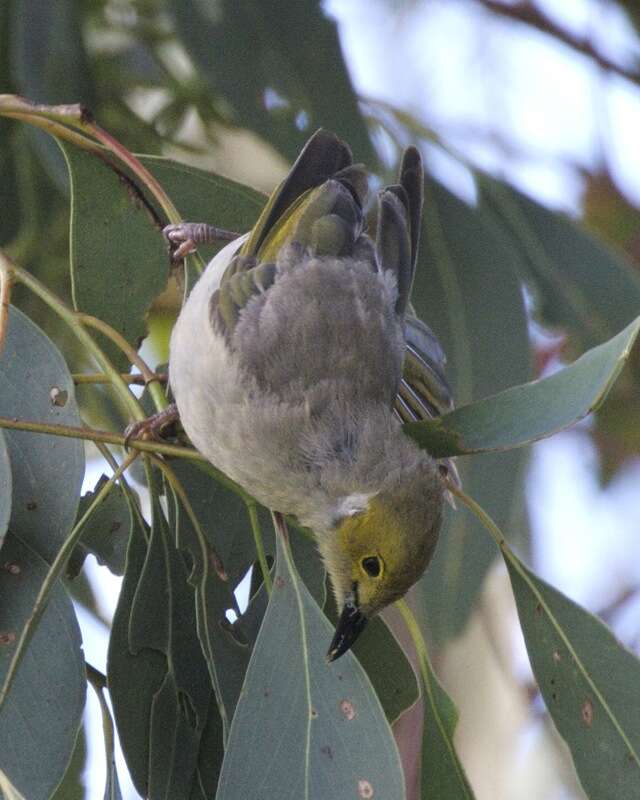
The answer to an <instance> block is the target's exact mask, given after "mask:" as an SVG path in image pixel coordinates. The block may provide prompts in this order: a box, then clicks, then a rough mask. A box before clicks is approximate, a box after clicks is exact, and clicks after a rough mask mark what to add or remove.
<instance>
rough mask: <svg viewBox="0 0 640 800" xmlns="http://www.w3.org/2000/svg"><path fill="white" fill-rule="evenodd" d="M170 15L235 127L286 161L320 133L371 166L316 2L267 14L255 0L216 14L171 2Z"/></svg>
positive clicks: (282, 3) (329, 29)
mask: <svg viewBox="0 0 640 800" xmlns="http://www.w3.org/2000/svg"><path fill="white" fill-rule="evenodd" d="M170 8H171V10H172V12H173V15H174V17H175V21H176V29H177V31H178V35H179V36H180V38H181V39H182V43H183V45H184V47H185V49H186V50H187V52H188V53H189V55H190V56H191V58H192V59H193V61H194V62H195V63H196V64H197V65H198V71H199V74H200V75H202V76H203V77H204V79H205V80H206V81H207V82H208V84H209V85H210V86H211V87H212V88H213V90H214V91H215V92H216V93H218V94H219V95H220V96H221V97H222V99H223V101H224V102H225V103H226V104H227V105H228V106H229V107H230V109H231V112H232V115H233V119H234V120H235V121H236V122H237V123H238V124H239V125H241V126H243V127H246V128H249V129H250V130H253V131H255V132H256V133H258V134H260V135H261V136H262V137H264V138H265V139H266V140H267V141H268V142H269V143H270V144H272V145H274V146H275V147H276V148H277V149H278V150H279V151H280V152H281V153H282V154H283V155H284V156H285V157H286V158H287V159H288V160H292V159H294V158H295V157H296V156H297V155H298V152H299V150H300V148H301V147H302V145H303V144H304V142H305V140H306V139H307V138H308V136H309V133H310V132H311V131H313V130H315V129H316V128H319V127H321V126H324V127H326V128H329V129H330V130H333V131H335V132H336V133H337V134H338V135H340V136H342V137H344V138H345V139H346V140H347V141H348V142H349V143H350V144H351V146H352V147H353V148H354V152H355V153H356V157H357V159H358V160H363V161H366V162H367V163H369V164H373V163H375V161H376V160H377V159H376V156H375V152H374V150H373V148H372V146H371V142H370V140H369V137H368V134H367V129H366V126H365V124H364V121H363V118H362V115H361V114H360V111H359V109H358V104H357V98H356V95H355V93H354V91H353V88H352V86H351V81H350V79H349V74H348V72H347V69H346V66H345V63H344V59H343V57H342V51H341V48H340V42H339V39H338V32H337V29H336V25H335V23H334V22H333V20H331V19H329V18H328V17H327V16H326V14H325V13H324V11H323V9H322V6H321V4H320V3H319V2H317V0H300V1H299V2H297V3H289V2H286V0H274V1H273V2H271V3H270V4H269V6H268V7H267V6H265V5H264V4H263V3H260V2H257V0H251V1H250V2H247V3H243V4H242V5H238V4H237V3H233V2H231V0H224V2H221V3H218V4H217V5H216V6H215V9H213V8H210V7H207V6H205V5H203V4H201V3H197V2H194V0H186V1H185V2H178V1H177V0H173V1H172V2H171V3H170ZM327 86H330V87H331V91H327ZM270 95H271V97H272V98H273V101H274V105H275V107H274V108H271V109H270V108H269V100H270V97H269V96H270ZM301 113H303V114H304V115H305V118H304V123H302V118H301V116H300V114H301Z"/></svg>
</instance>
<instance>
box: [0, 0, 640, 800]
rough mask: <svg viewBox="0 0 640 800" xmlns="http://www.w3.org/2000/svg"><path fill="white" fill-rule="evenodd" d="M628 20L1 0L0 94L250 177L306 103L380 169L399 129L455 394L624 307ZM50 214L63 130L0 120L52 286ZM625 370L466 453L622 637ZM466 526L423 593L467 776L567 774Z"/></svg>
mask: <svg viewBox="0 0 640 800" xmlns="http://www.w3.org/2000/svg"><path fill="white" fill-rule="evenodd" d="M639 31H640V14H639V12H638V10H637V4H636V3H634V2H633V0H626V2H623V1H622V0H571V2H568V1H567V2H564V3H562V4H558V3H553V2H551V0H538V2H533V0H531V1H529V0H517V1H516V2H504V3H503V2H500V1H499V0H448V1H447V0H366V1H365V0H354V1H353V2H347V0H331V2H327V3H319V2H316V0H300V1H299V2H295V3H290V2H285V1H284V0H269V2H258V1H257V0H248V1H247V2H242V3H238V2H232V0H218V2H211V3H199V2H195V0H164V2H162V0H141V1H140V2H128V1H127V0H60V2H57V3H55V4H52V3H48V2H44V0H4V2H2V3H1V4H0V92H3V93H17V94H21V95H23V96H25V97H27V98H29V99H31V100H34V101H40V102H43V103H48V104H52V103H72V102H81V103H83V104H85V105H86V106H87V107H88V108H89V109H91V111H92V112H93V114H94V116H95V117H96V119H97V120H98V121H99V123H100V125H101V126H102V127H103V128H105V129H106V130H108V131H109V132H110V133H111V134H113V135H114V136H115V137H116V138H118V139H120V140H121V141H122V142H124V143H125V144H126V146H127V147H128V148H129V149H131V150H133V151H136V152H144V153H148V154H162V155H166V156H170V157H172V158H174V159H175V160H178V161H183V162H187V163H190V164H193V165H197V166H199V167H201V168H204V169H209V170H212V171H214V172H218V173H221V174H224V175H226V176H228V177H231V178H234V179H235V180H238V181H240V182H244V183H247V184H249V185H251V186H254V187H255V188H258V189H260V190H263V191H268V190H270V189H271V188H272V187H273V186H274V184H275V183H276V181H277V180H278V179H279V178H280V177H281V176H282V175H283V174H284V173H285V171H286V168H287V165H288V164H289V163H290V161H291V160H292V159H293V158H294V157H295V156H296V155H297V153H298V151H299V149H300V147H301V145H302V144H303V143H304V141H305V140H306V139H307V138H308V135H309V133H310V132H312V131H313V130H315V129H316V128H317V127H319V126H324V127H327V128H329V129H332V130H334V131H336V132H337V133H338V134H339V135H341V136H342V137H344V138H345V139H346V140H347V141H348V142H349V143H350V145H351V147H352V149H353V151H354V154H355V157H356V159H357V160H359V161H364V162H366V163H367V164H368V165H370V167H371V168H372V169H373V170H374V171H375V172H376V173H377V174H378V175H379V176H380V179H381V180H382V179H387V178H388V177H389V176H390V175H391V174H392V173H393V172H394V169H395V166H396V163H397V159H398V154H399V152H400V150H401V148H402V147H403V146H404V145H406V144H407V143H409V142H415V143H417V144H419V145H420V146H421V148H422V150H423V153H424V155H425V159H426V163H427V167H428V170H429V172H430V173H431V176H432V177H433V178H435V179H437V182H431V183H430V185H429V187H428V191H427V205H426V211H425V216H426V222H425V228H424V231H423V266H424V267H425V269H423V271H422V273H421V274H420V276H419V277H418V281H417V285H416V298H415V302H416V305H417V307H418V310H419V311H420V312H421V313H422V315H423V316H424V317H425V319H426V320H427V321H428V322H429V323H430V324H431V325H432V326H433V327H434V329H435V330H436V333H437V334H438V335H439V336H440V337H441V338H442V339H443V342H444V344H445V346H446V349H447V352H448V353H449V358H450V364H451V375H452V381H453V384H454V387H455V389H456V394H457V397H458V399H459V400H460V401H467V400H470V399H472V398H474V399H475V398H477V397H480V396H483V395H486V394H490V393H493V392H495V391H498V390H499V389H502V388H504V387H505V386H508V385H511V384H514V383H518V382H522V381H523V380H526V379H527V378H528V377H529V376H530V375H532V374H533V375H542V374H547V373H548V372H549V371H551V370H553V369H556V368H557V367H558V365H559V364H560V363H561V362H562V360H564V359H572V358H574V357H575V356H576V355H578V354H579V353H581V352H582V351H583V350H584V349H585V348H587V347H589V346H592V345H593V344H595V343H597V342H599V341H602V340H603V339H605V338H607V337H608V336H610V335H612V334H613V333H615V332H617V330H619V329H620V328H621V327H622V326H623V324H625V322H626V321H629V319H631V317H632V316H633V315H634V313H635V314H637V313H638V311H640V304H639V298H640V291H639V290H638V286H639V285H640V284H639V283H638V274H637V273H638V269H639V268H640V213H639V211H638V207H639V206H640V158H639V156H638V148H637V131H638V130H639V129H640V37H639ZM442 184H444V186H446V187H447V188H446V189H445V188H443V185H442ZM458 198H459V199H458ZM461 201H463V202H461ZM470 206H471V207H474V206H475V207H476V208H477V213H476V214H475V215H472V214H471V211H470ZM478 215H481V216H478ZM479 219H482V220H483V224H482V226H480V227H478V226H479V223H478V220H479ZM207 221H209V222H212V223H214V224H215V223H216V222H218V221H217V220H207ZM575 221H578V222H579V227H576V225H575V224H574V222H575ZM68 225H69V186H68V179H67V170H66V167H65V164H64V160H63V158H62V155H61V153H60V151H59V149H58V148H57V147H56V145H55V144H54V143H53V142H52V140H50V139H49V138H47V137H46V136H44V135H41V134H39V133H38V132H36V131H34V130H31V129H28V128H27V127H25V126H21V125H19V124H17V123H10V122H7V121H5V120H0V245H2V246H3V247H6V249H7V250H8V252H9V253H10V254H11V255H12V256H13V257H14V258H15V259H16V261H17V262H19V263H20V264H21V265H23V266H25V267H27V268H28V269H29V270H30V271H32V272H33V273H34V274H35V275H37V276H38V277H39V278H40V279H41V280H43V281H44V282H45V283H47V284H48V285H49V286H51V287H52V288H54V289H55V290H56V291H57V292H58V293H60V294H61V295H62V296H63V297H69V296H70V285H69V275H68V249H69V241H68ZM114 236H117V231H114ZM592 237H596V238H592ZM443 260H444V261H448V262H450V263H449V266H448V267H447V268H446V269H442V268H440V267H439V265H442V264H443ZM451 265H453V266H451ZM427 267H428V269H427ZM104 269H105V270H108V269H109V264H105V265H104ZM447 276H448V277H447ZM452 276H453V278H455V280H454V282H453V284H452V283H451V280H452ZM452 285H453V289H452V288H451V287H452ZM452 292H453V294H452ZM443 298H445V299H446V298H448V299H449V300H450V301H451V302H448V303H447V304H446V305H445V304H443ZM452 298H453V299H452ZM15 300H16V302H17V303H18V305H22V307H23V308H25V310H27V311H28V313H29V315H30V316H32V317H33V318H34V319H35V320H36V321H37V322H38V324H40V325H41V326H42V327H43V328H44V329H45V331H47V332H48V333H49V334H50V335H52V336H53V337H54V338H55V339H56V341H58V342H62V343H63V345H64V352H65V355H66V356H67V358H68V360H69V362H70V366H71V369H72V371H75V370H78V369H80V368H81V367H82V366H84V365H83V364H82V363H81V357H80V354H79V353H78V352H77V351H76V350H75V349H74V345H73V343H72V342H71V340H70V339H69V337H68V335H67V334H66V332H64V331H63V330H61V329H60V328H59V327H58V323H57V322H56V320H55V319H54V318H53V317H51V316H50V315H49V314H48V313H47V311H46V309H44V308H41V307H39V306H38V305H37V301H35V300H33V298H30V297H27V296H26V295H25V294H24V293H23V292H21V291H20V290H17V291H16V295H15ZM179 302H180V295H179V293H178V292H177V291H176V290H175V287H173V288H172V289H171V288H170V290H169V291H167V292H165V293H164V294H162V295H161V296H160V297H159V298H158V299H157V301H156V302H155V304H154V306H153V308H152V309H151V311H150V315H149V326H150V329H151V331H152V336H151V346H152V348H153V350H154V352H155V354H156V357H157V360H158V361H162V360H163V359H164V358H166V345H167V339H168V332H169V330H170V324H171V321H172V319H173V317H174V316H175V314H176V313H177V309H178V306H179ZM634 310H635V311H634ZM639 384H640V355H639V354H638V350H637V349H636V353H635V356H634V357H633V365H632V369H628V370H627V371H626V372H625V375H624V376H623V379H622V380H620V381H619V382H618V383H617V384H616V387H615V390H614V392H613V394H612V396H611V397H610V399H609V401H608V403H607V404H606V405H605V407H604V409H603V410H602V411H601V412H599V413H598V415H597V417H596V418H595V419H590V420H587V421H586V422H585V423H584V424H582V425H581V426H579V429H578V430H576V431H573V432H570V433H567V434H564V435H563V436H562V437H559V439H560V441H555V440H553V441H552V442H549V443H541V444H540V445H537V446H536V447H535V448H533V457H530V454H527V453H521V452H519V453H517V454H509V455H508V457H507V456H501V457H495V458H494V457H493V456H492V457H485V458H484V460H483V461H482V463H481V465H480V466H474V462H472V463H471V464H470V466H467V467H466V468H465V469H466V474H465V475H463V477H464V479H465V485H466V486H467V488H468V490H469V492H470V493H471V494H472V495H475V496H476V497H478V498H479V499H480V500H481V501H482V502H483V504H484V505H485V506H486V507H487V508H488V509H489V510H490V511H492V513H493V514H494V515H495V516H496V517H497V518H498V520H499V521H500V522H502V523H503V525H505V526H506V527H507V529H508V531H509V536H510V539H511V541H515V542H519V543H520V547H521V550H522V551H523V552H524V553H526V552H529V553H530V555H531V559H532V560H533V562H534V563H535V565H536V568H537V569H538V571H539V573H541V574H542V575H543V576H546V577H549V578H550V579H553V580H554V582H555V583H556V585H558V586H559V587H560V588H562V589H564V590H565V591H567V593H569V594H570V595H572V596H574V597H576V598H577V599H578V600H579V601H580V602H582V603H583V604H585V605H586V606H587V607H589V608H591V609H593V610H596V611H598V612H600V613H601V614H602V615H603V616H604V618H605V619H606V621H607V622H608V623H609V624H611V625H612V626H613V628H614V630H616V631H617V633H618V634H619V635H620V636H621V638H623V640H624V641H625V642H626V643H628V644H629V645H630V646H631V647H632V648H635V649H636V650H637V649H638V648H639V647H640V628H639V627H638V624H637V619H638V615H637V611H638V608H639V607H640V599H639V594H640V593H639V591H638V590H639V586H640V568H639V567H638V564H639V563H640V558H639V556H640V545H639V544H638V542H639V541H640V537H639V536H638V534H639V533H640V520H639V519H638V514H637V502H636V501H635V500H634V498H636V497H637V482H638V477H639V475H640V466H639V464H638V453H639V452H640V385H639ZM80 400H81V402H82V404H83V413H84V415H85V417H86V418H87V419H88V420H89V421H90V422H92V423H93V424H96V425H99V426H100V427H108V426H110V425H114V424H121V420H119V418H118V417H117V416H116V414H115V410H114V409H113V408H111V407H110V406H109V404H108V402H107V400H106V397H101V395H100V394H99V393H95V392H93V393H92V394H91V395H89V394H88V393H86V392H81V393H80ZM525 498H527V499H528V504H526V503H525V502H524V500H525ZM462 524H466V523H460V522H458V521H456V522H454V523H453V524H452V526H451V527H452V528H454V526H456V525H457V526H458V528H459V527H460V525H462ZM468 528H469V530H466V531H460V530H456V529H455V528H454V529H453V530H450V531H449V532H448V535H447V536H445V537H444V538H445V542H443V545H442V546H441V547H440V551H439V554H438V559H437V561H436V563H435V564H434V569H433V571H434V578H433V580H432V581H431V582H430V584H429V585H425V586H424V587H423V588H422V589H420V591H423V592H424V593H425V596H426V598H427V602H426V604H425V605H424V608H425V609H426V611H425V613H426V615H427V616H428V617H429V619H428V623H429V627H430V629H431V631H432V634H433V641H434V643H437V645H438V649H437V651H436V654H437V657H436V659H435V660H436V663H437V665H438V668H439V669H438V671H439V674H440V676H441V677H442V679H443V681H444V683H445V685H446V686H447V688H448V689H449V690H450V692H451V693H452V695H453V697H454V699H455V700H456V703H457V705H458V707H459V708H460V711H461V724H460V727H459V730H458V743H459V748H460V751H461V755H462V758H463V761H464V762H465V765H466V767H467V770H468V773H469V775H470V778H471V780H472V782H473V784H474V788H476V791H477V796H478V797H479V798H489V797H491V798H508V799H509V800H518V799H519V798H523V800H524V798H534V797H535V798H540V797H545V798H555V797H557V798H561V797H562V798H564V797H571V798H574V797H575V798H579V797H581V794H580V789H579V787H578V786H577V782H576V781H575V778H574V777H573V774H572V767H571V765H570V761H569V759H568V757H567V755H566V753H565V750H564V746H563V745H561V744H559V743H558V740H557V737H556V736H555V734H554V733H553V730H552V727H551V725H550V724H549V723H548V722H547V720H546V717H545V716H544V714H543V711H542V705H541V702H540V700H539V697H538V695H537V692H536V689H535V686H534V684H533V681H532V678H531V674H530V671H529V668H528V666H527V663H526V655H525V654H524V649H523V646H522V644H521V642H520V641H519V640H518V639H517V637H516V633H515V631H516V625H515V612H514V609H513V605H512V600H511V597H510V592H509V590H508V588H507V585H508V582H507V580H506V577H505V575H504V571H503V570H492V569H491V564H492V560H493V550H492V549H491V548H489V547H486V546H485V544H484V539H483V540H481V541H480V540H479V539H477V538H475V537H474V530H475V529H474V528H472V526H471V524H469V525H468ZM452 542H453V544H451V543H452ZM460 543H462V544H460ZM456 547H458V548H459V549H458V550H456V549H455V548H456ZM453 572H455V573H456V575H453V574H452V573H453ZM74 585H75V584H74ZM75 586H76V588H75V589H74V591H75V592H76V595H77V596H78V599H79V602H81V603H83V604H85V606H86V607H87V608H88V609H90V610H91V613H93V614H98V615H100V614H102V615H103V616H106V617H108V616H109V613H110V612H109V608H112V600H113V598H107V599H105V598H104V596H102V594H103V589H101V588H100V586H104V583H102V584H101V583H100V581H99V580H98V585H97V587H94V588H91V586H90V585H89V584H88V583H86V584H84V589H83V590H78V588H77V585H75ZM480 589H482V591H481V593H480V594H478V591H479V590H480ZM105 608H106V610H105ZM85 637H87V634H85ZM90 639H91V635H90V634H89V636H88V641H89V640H90ZM91 646H92V645H91V644H90V643H89V644H87V647H88V648H89V647H91ZM97 646H98V647H99V646H100V645H97ZM99 658H100V657H99V656H98V657H96V661H99ZM487 709H492V711H491V719H490V721H489V720H488V719H487ZM91 713H94V712H90V715H91ZM90 719H91V716H90ZM90 739H91V736H90V734H89V741H90ZM85 746H87V745H86V743H85V740H84V738H83V739H82V741H81V742H80V743H79V748H78V753H77V759H76V760H77V768H76V770H75V771H74V770H71V772H70V777H69V780H68V782H67V783H66V785H65V786H63V787H62V788H61V789H60V792H59V798H63V797H64V798H71V797H81V796H84V791H85V790H84V789H82V788H81V784H82V782H83V781H88V782H89V786H91V785H93V784H92V782H91V781H92V780H93V778H81V777H80V776H81V773H82V770H83V764H84V763H85V759H84V757H83V752H84V748H85ZM88 747H89V755H90V756H91V745H90V744H89V745H88ZM95 747H96V746H95V745H94V750H95ZM98 769H99V768H98ZM94 771H95V770H94ZM95 781H96V783H95V785H96V786H100V785H101V780H100V778H99V776H97V777H95ZM131 791H132V790H131ZM87 792H88V793H87V795H86V796H95V795H92V794H91V789H90V788H89V789H87ZM131 796H134V795H131Z"/></svg>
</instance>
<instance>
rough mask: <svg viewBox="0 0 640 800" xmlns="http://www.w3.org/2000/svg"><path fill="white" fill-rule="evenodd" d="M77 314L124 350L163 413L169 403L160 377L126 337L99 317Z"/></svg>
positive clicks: (80, 318)
mask: <svg viewBox="0 0 640 800" xmlns="http://www.w3.org/2000/svg"><path fill="white" fill-rule="evenodd" d="M76 314H77V317H78V319H79V320H80V322H81V323H83V324H84V325H88V326H89V327H91V328H95V329H96V330H98V331H100V333H102V334H104V335H105V336H106V337H107V338H108V339H111V341H112V342H113V343H114V344H115V345H116V346H117V347H119V348H120V350H122V352H123V353H124V354H125V356H126V357H127V358H128V359H129V362H130V363H131V364H134V365H135V366H136V367H138V369H139V370H140V372H141V374H142V376H143V377H144V380H145V385H146V386H148V387H149V394H150V395H151V397H152V399H153V402H154V404H155V407H156V409H157V410H158V411H162V409H163V408H166V407H167V406H168V404H169V402H168V400H167V397H166V395H165V393H164V392H163V391H162V388H161V386H160V385H159V382H158V376H157V375H156V373H155V372H154V371H153V370H152V369H151V367H150V366H149V365H148V364H147V362H146V361H145V360H144V359H143V358H142V356H141V355H140V354H139V353H138V352H137V350H136V349H135V348H134V347H132V346H131V345H130V344H129V342H128V341H127V340H126V339H125V338H124V336H122V334H120V333H118V331H117V330H115V328H112V327H111V325H109V324H108V323H106V322H104V321H103V320H101V319H98V317H94V316H92V315H91V314H84V313H82V312H79V311H78V312H76Z"/></svg>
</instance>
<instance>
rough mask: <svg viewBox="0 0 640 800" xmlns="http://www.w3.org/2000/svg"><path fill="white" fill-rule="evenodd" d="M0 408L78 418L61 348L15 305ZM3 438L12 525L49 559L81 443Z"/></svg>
mask: <svg viewBox="0 0 640 800" xmlns="http://www.w3.org/2000/svg"><path fill="white" fill-rule="evenodd" d="M27 354H28V357H27ZM0 415H3V416H6V417H15V418H17V419H23V420H29V421H33V422H41V423H53V424H58V425H75V426H79V425H81V424H82V423H81V421H80V416H79V414H78V408H77V405H76V401H75V393H74V386H73V380H72V379H71V375H70V374H69V370H68V369H67V365H66V364H65V362H64V360H63V358H62V356H61V355H60V353H59V351H58V349H57V348H56V346H55V345H54V344H53V342H52V341H51V340H50V339H48V338H47V337H46V336H45V335H44V333H43V332H42V331H41V330H40V329H39V328H38V327H36V326H35V325H34V324H33V322H31V321H30V320H29V319H28V317H26V316H25V315H24V314H22V312H20V311H18V310H17V309H15V308H13V307H12V308H11V309H10V312H9V328H8V332H7V339H6V341H5V346H4V350H3V352H2V354H1V355H0ZM5 439H6V444H7V447H8V450H9V455H10V458H11V470H12V475H13V506H12V510H11V521H10V523H9V527H10V529H11V531H12V532H13V533H15V534H16V535H17V536H19V537H20V538H21V539H22V541H24V542H25V543H26V544H27V545H29V547H31V548H33V549H34V550H35V551H36V552H37V553H38V554H39V555H40V556H41V557H42V558H44V559H45V560H46V561H48V562H51V561H53V559H54V558H55V556H56V553H57V552H58V550H59V549H60V546H61V545H62V543H63V542H64V540H65V538H66V536H67V534H68V533H69V531H70V530H71V527H72V525H73V522H74V520H75V518H76V511H77V508H78V501H79V499H80V488H81V486H82V478H83V476H84V446H83V443H82V442H81V441H79V440H76V439H67V438H63V437H61V436H48V435H44V434H40V433H35V434H34V433H28V432H26V431H8V430H7V431H5Z"/></svg>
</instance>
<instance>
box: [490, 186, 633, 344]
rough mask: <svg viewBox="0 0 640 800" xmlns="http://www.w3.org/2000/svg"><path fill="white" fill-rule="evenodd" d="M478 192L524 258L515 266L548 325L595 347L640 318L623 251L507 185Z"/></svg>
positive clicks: (629, 267) (630, 271) (628, 266)
mask: <svg viewBox="0 0 640 800" xmlns="http://www.w3.org/2000/svg"><path fill="white" fill-rule="evenodd" d="M479 187H480V189H481V193H482V194H481V202H482V204H483V206H484V207H486V208H487V209H490V210H491V211H492V212H493V213H494V214H495V218H496V220H498V221H499V223H500V224H501V225H502V226H503V229H504V230H505V232H508V235H510V236H512V237H513V241H514V242H515V243H516V245H517V247H518V250H519V251H520V253H521V254H522V256H523V257H522V258H521V259H520V260H519V261H518V264H517V265H515V266H517V267H518V268H520V269H521V272H522V276H523V277H524V278H525V279H526V280H527V281H528V282H529V284H530V286H531V287H532V288H533V291H534V295H535V297H536V300H537V303H536V310H537V311H538V313H539V314H540V316H541V317H542V319H543V320H544V322H546V323H547V324H550V325H554V326H558V327H560V328H563V329H569V330H570V331H571V332H573V333H576V334H578V336H579V337H580V339H581V341H583V342H584V343H585V344H586V346H587V347H591V346H593V345H595V344H597V343H599V342H601V341H603V340H605V339H610V338H611V337H612V336H613V335H614V334H615V333H617V332H618V331H619V330H621V329H622V328H623V327H625V326H626V325H629V323H630V322H631V321H632V320H633V319H634V318H635V317H636V316H637V314H638V308H640V277H638V273H637V270H635V269H634V268H633V267H632V265H631V264H630V263H628V262H627V261H626V260H625V258H624V257H623V255H622V254H621V253H620V252H617V251H615V250H614V249H612V248H611V247H609V246H607V245H606V244H605V243H604V242H602V241H601V240H599V239H598V238H597V237H595V236H593V235H592V234H590V233H589V232H588V231H586V230H584V229H583V228H581V227H580V226H579V225H577V224H576V223H575V222H573V221H572V220H571V219H569V218H568V217H566V216H564V215H562V214H558V213H555V212H553V211H549V209H546V208H544V207H543V206H541V205H540V204H539V203H537V202H535V201H534V200H532V199H531V198H529V197H526V196H525V195H523V194H522V193H521V192H518V191H517V190H516V189H514V188H513V187H510V186H508V185H507V184H505V183H501V182H499V181H496V180H493V179H492V178H489V177H487V176H482V177H481V178H480V181H479Z"/></svg>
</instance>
